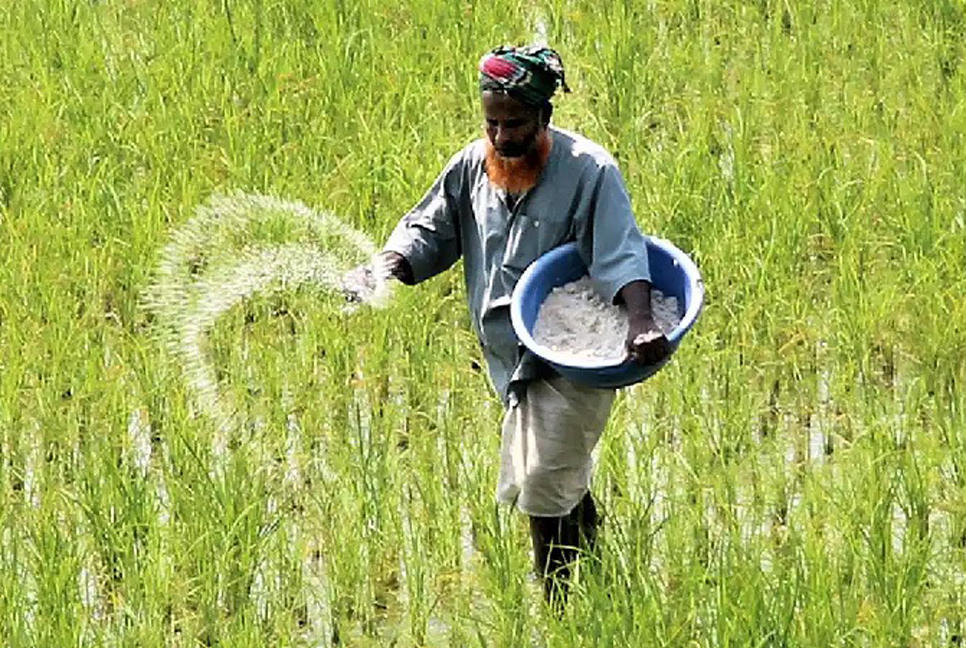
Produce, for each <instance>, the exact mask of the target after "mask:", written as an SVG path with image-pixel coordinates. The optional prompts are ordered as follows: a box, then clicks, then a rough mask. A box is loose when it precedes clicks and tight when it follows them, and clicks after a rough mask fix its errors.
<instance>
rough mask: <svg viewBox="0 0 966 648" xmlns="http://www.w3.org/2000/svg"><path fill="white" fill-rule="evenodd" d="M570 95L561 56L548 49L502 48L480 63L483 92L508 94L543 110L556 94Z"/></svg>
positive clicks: (535, 46) (536, 47)
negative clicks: (561, 92) (560, 92)
mask: <svg viewBox="0 0 966 648" xmlns="http://www.w3.org/2000/svg"><path fill="white" fill-rule="evenodd" d="M558 86H559V87H561V88H563V91H564V92H570V88H568V87H567V82H566V80H565V79H564V69H563V62H562V61H561V60H560V55H559V54H557V53H556V52H555V51H553V50H552V49H550V48H549V47H542V46H539V45H528V46H526V47H509V46H505V45H504V46H501V47H497V48H496V49H494V50H492V51H491V52H489V53H487V54H485V55H484V56H483V58H482V59H480V91H486V90H490V91H495V92H505V93H506V94H508V95H510V96H512V97H514V98H516V99H519V100H520V101H522V102H523V103H525V104H528V105H531V106H541V105H543V104H544V103H546V102H547V101H550V98H551V97H552V96H553V94H554V93H555V92H556V91H557V87H558Z"/></svg>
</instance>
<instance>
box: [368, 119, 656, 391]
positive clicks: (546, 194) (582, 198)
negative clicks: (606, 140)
mask: <svg viewBox="0 0 966 648" xmlns="http://www.w3.org/2000/svg"><path fill="white" fill-rule="evenodd" d="M549 134H550V136H551V137H552V138H553V146H552V148H551V151H550V156H549V158H548V160H547V165H546V167H545V168H544V170H543V173H542V174H541V176H540V180H539V182H538V183H537V185H536V186H535V187H533V188H532V189H530V190H529V191H527V192H526V193H524V194H522V195H520V196H517V197H515V199H513V198H512V197H508V196H507V194H506V192H504V191H503V190H502V189H499V188H497V187H495V186H494V185H493V184H492V183H490V181H489V178H488V177H487V175H486V168H485V164H486V162H485V160H486V141H485V140H484V139H479V140H477V141H475V142H473V143H472V144H469V145H468V146H467V147H466V148H464V149H463V150H462V151H460V152H459V153H457V154H456V155H455V156H453V158H452V159H451V160H450V161H449V163H448V164H447V165H446V167H445V168H444V169H443V172H442V173H441V174H440V175H439V177H438V178H437V179H436V181H435V182H434V183H433V186H432V187H430V189H429V191H428V192H427V193H426V195H425V196H424V197H423V199H422V200H421V201H419V204H417V205H416V206H415V207H414V208H413V209H412V211H410V212H409V213H408V214H406V215H405V216H404V217H403V218H402V220H400V222H399V224H398V225H397V226H396V228H395V230H394V231H393V233H392V234H391V236H390V237H389V240H388V241H387V243H386V246H385V249H386V250H387V251H393V252H398V253H399V254H402V255H403V256H404V257H406V260H407V261H409V264H410V265H411V266H412V270H413V278H414V279H415V280H416V281H417V282H419V281H423V280H424V279H427V278H429V277H432V276H433V275H435V274H438V273H440V272H442V271H443V270H446V269H447V268H449V267H450V266H451V265H453V264H454V263H455V262H456V261H457V260H458V259H459V258H460V257H462V259H463V274H464V279H465V281H466V294H467V297H468V301H469V310H470V320H471V322H472V326H473V330H474V332H475V333H476V334H477V336H478V337H479V340H480V343H481V344H482V346H483V354H484V357H485V359H486V362H487V367H488V369H489V372H490V379H491V380H492V382H493V386H494V388H495V389H496V391H497V393H498V394H499V395H500V396H501V398H503V400H504V402H506V401H507V400H508V399H510V398H511V396H512V394H513V393H514V392H515V388H516V387H517V386H519V385H522V384H524V383H525V382H526V381H527V380H531V379H533V378H535V377H537V376H538V375H540V374H541V373H542V371H541V363H540V361H539V360H538V359H537V358H536V357H535V356H534V355H533V354H532V353H530V352H529V351H527V350H526V349H525V348H524V347H523V346H522V345H521V344H520V342H519V340H518V339H517V337H516V334H515V333H514V332H513V326H512V325H511V323H510V296H511V294H512V292H513V287H514V286H515V285H516V283H517V281H518V280H519V279H520V275H521V274H523V271H524V270H525V269H526V268H527V266H529V265H530V264H531V263H532V262H533V261H534V260H536V259H537V258H538V257H539V256H541V255H542V254H544V253H546V252H549V251H550V250H552V249H553V248H555V247H557V246H559V245H562V244H563V243H567V242H569V241H576V242H577V247H578V250H579V251H580V256H581V258H582V259H583V260H584V262H585V263H586V264H587V267H588V269H589V274H590V277H591V280H592V281H593V283H594V286H595V288H596V289H597V292H598V293H599V294H600V295H601V297H602V298H603V299H604V300H606V301H608V302H613V300H614V298H615V297H616V296H617V294H618V292H619V291H620V289H621V288H623V287H624V286H625V285H627V284H628V283H630V282H632V281H636V280H646V281H650V273H649V271H648V265H647V253H646V250H645V245H644V237H643V235H642V234H641V232H640V230H639V229H638V227H637V223H636V222H635V220H634V214H633V212H632V211H631V204H630V200H629V198H628V195H627V190H626V188H625V185H624V179H623V177H622V176H621V173H620V171H619V170H618V168H617V164H616V163H615V162H614V159H613V158H612V157H611V156H610V155H609V154H608V153H607V152H606V151H605V150H604V149H603V148H602V147H600V146H599V145H597V144H595V143H593V142H591V141H590V140H588V139H586V138H584V137H582V136H580V135H577V134H576V133H571V132H568V131H565V130H562V129H558V128H555V127H551V128H550V129H549ZM511 205H512V207H511ZM543 373H545V372H543Z"/></svg>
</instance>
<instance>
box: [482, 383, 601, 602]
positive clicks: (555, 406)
mask: <svg viewBox="0 0 966 648" xmlns="http://www.w3.org/2000/svg"><path fill="white" fill-rule="evenodd" d="M613 399H614V391H613V390H598V389H591V388H586V387H581V386H579V385H575V384H573V383H570V382H569V381H567V380H566V379H564V378H561V377H556V378H553V379H549V380H540V381H535V382H533V383H529V384H528V385H527V391H526V394H525V395H524V396H523V397H522V399H521V400H520V401H519V402H518V403H517V404H516V405H513V406H511V407H510V408H509V409H508V411H507V414H506V416H505V418H504V423H503V450H502V459H501V467H500V480H499V484H498V486H497V498H498V499H499V500H500V501H501V502H505V503H508V504H513V503H515V504H516V506H517V507H518V508H519V509H520V510H521V511H522V512H523V513H526V514H527V516H528V517H529V518H530V536H531V539H532V542H533V550H534V567H535V571H536V572H537V574H538V575H539V576H540V577H541V578H543V580H544V588H545V589H544V591H545V593H546V595H547V598H548V600H552V599H554V598H556V599H558V600H560V601H561V602H562V600H563V599H564V598H565V596H566V589H567V580H568V578H569V576H570V571H571V568H570V565H571V563H572V562H573V561H574V559H575V558H576V556H577V554H578V551H579V550H590V549H592V548H593V546H594V543H595V541H596V537H597V526H598V524H599V516H598V514H597V507H596V505H595V504H594V499H593V497H592V496H591V495H590V492H589V490H588V488H589V486H590V477H591V472H592V468H593V460H592V457H591V452H592V451H593V449H594V446H596V445H597V441H598V439H599V438H600V434H601V432H602V431H603V429H604V426H605V424H606V422H607V417H608V414H609V412H610V407H611V404H612V402H613Z"/></svg>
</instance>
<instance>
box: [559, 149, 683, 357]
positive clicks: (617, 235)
mask: <svg viewBox="0 0 966 648" xmlns="http://www.w3.org/2000/svg"><path fill="white" fill-rule="evenodd" d="M577 240H578V245H579V247H580V249H581V254H582V256H583V258H584V260H585V261H586V262H587V265H588V268H589V271H590V276H591V278H592V279H593V281H594V283H595V285H596V287H597V291H598V292H599V293H600V295H601V296H602V297H603V298H604V299H605V300H607V301H609V302H612V303H621V302H623V303H624V304H625V305H626V306H627V313H628V329H627V340H626V346H627V351H628V356H629V357H630V358H631V359H632V360H634V361H635V362H638V363H639V364H653V363H656V362H658V361H659V360H661V359H662V358H664V357H665V356H667V355H668V353H669V351H670V345H669V343H668V341H667V338H666V337H665V336H664V334H663V333H661V330H660V328H659V327H658V326H657V324H656V322H655V321H654V317H653V315H652V313H651V274H650V268H649V267H648V262H647V247H646V243H645V239H644V235H643V234H641V231H640V229H639V228H638V226H637V222H636V221H635V219H634V212H633V211H632V209H631V202H630V197H629V196H628V194H627V188H626V186H625V184H624V179H623V177H622V176H621V173H620V171H619V170H618V168H617V166H616V165H615V164H609V165H605V166H604V167H603V168H601V170H600V175H599V177H598V179H597V183H596V186H595V187H594V194H593V204H592V206H591V209H590V210H589V212H588V219H587V221H586V222H584V223H583V224H582V227H578V232H577Z"/></svg>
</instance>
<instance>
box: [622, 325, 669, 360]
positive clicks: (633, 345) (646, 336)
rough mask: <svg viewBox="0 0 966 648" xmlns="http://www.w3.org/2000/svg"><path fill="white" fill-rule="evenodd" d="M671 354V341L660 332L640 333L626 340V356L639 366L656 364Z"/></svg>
mask: <svg viewBox="0 0 966 648" xmlns="http://www.w3.org/2000/svg"><path fill="white" fill-rule="evenodd" d="M670 354H671V343H670V342H668V339H667V338H666V337H664V335H663V334H662V333H642V334H640V335H638V336H636V337H635V338H634V339H632V340H628V344H627V355H628V357H629V358H630V359H631V360H632V361H633V362H636V363H637V364H639V365H641V366H647V365H653V364H657V363H658V362H660V361H661V360H663V359H664V358H666V357H667V356H669V355H670Z"/></svg>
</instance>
